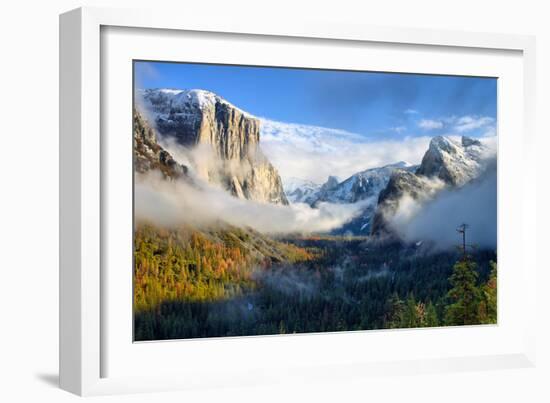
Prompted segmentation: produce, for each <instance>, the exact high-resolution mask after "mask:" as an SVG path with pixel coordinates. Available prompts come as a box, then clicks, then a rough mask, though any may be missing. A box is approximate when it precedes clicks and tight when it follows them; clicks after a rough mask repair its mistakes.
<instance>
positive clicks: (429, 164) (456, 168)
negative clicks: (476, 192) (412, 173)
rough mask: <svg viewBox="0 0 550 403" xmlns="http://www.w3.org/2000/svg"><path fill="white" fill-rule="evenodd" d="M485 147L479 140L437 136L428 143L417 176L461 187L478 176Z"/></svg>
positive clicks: (485, 150) (485, 152) (485, 151)
mask: <svg viewBox="0 0 550 403" xmlns="http://www.w3.org/2000/svg"><path fill="white" fill-rule="evenodd" d="M486 154H487V147H486V146H484V145H483V144H482V143H481V142H480V141H479V140H476V139H472V138H469V137H462V138H461V139H460V141H459V140H455V139H453V138H449V137H444V136H437V137H434V138H433V139H432V140H431V141H430V146H429V148H428V151H427V152H426V154H425V155H424V158H423V159H422V163H421V164H420V167H419V168H418V170H417V172H416V173H417V174H419V175H423V176H427V177H437V178H439V179H441V180H443V181H444V182H446V183H448V184H450V185H453V186H455V185H459V186H461V185H463V184H465V183H466V182H468V181H470V180H471V179H473V178H475V177H476V176H478V175H479V173H480V172H481V170H482V168H483V165H484V164H483V159H484V158H485V156H486Z"/></svg>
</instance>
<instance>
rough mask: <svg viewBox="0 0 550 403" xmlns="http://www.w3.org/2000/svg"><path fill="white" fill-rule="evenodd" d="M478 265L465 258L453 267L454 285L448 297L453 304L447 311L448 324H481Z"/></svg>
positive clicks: (452, 280)
mask: <svg viewBox="0 0 550 403" xmlns="http://www.w3.org/2000/svg"><path fill="white" fill-rule="evenodd" d="M476 267H477V265H476V264H475V262H473V261H471V260H469V259H468V258H466V257H465V258H464V259H462V260H460V261H458V262H457V263H456V264H455V265H454V268H453V274H452V275H451V277H450V278H449V282H450V283H451V285H452V288H451V290H450V291H449V292H448V294H447V297H448V298H449V299H450V300H451V304H450V305H448V306H447V308H446V312H445V324H446V325H450V326H453V325H473V324H479V323H480V320H479V302H480V292H479V288H478V287H477V284H476V282H477V277H478V274H477V271H476Z"/></svg>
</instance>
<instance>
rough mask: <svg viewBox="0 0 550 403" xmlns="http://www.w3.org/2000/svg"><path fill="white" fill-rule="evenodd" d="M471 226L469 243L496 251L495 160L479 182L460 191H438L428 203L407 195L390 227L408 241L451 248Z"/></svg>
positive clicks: (471, 183) (476, 181)
mask: <svg viewBox="0 0 550 403" xmlns="http://www.w3.org/2000/svg"><path fill="white" fill-rule="evenodd" d="M462 223H466V224H468V225H469V227H468V232H467V242H468V243H469V244H474V245H476V246H478V247H480V248H496V241H497V232H496V231H497V173H496V163H495V161H492V163H491V165H490V166H489V168H488V169H487V171H486V172H485V173H484V174H483V175H482V176H481V177H480V178H478V179H477V180H475V181H472V182H470V183H469V184H467V185H465V186H463V187H462V188H459V189H447V190H443V191H441V192H439V193H438V194H437V195H436V197H435V198H433V199H432V200H430V201H427V202H424V203H422V202H419V201H416V200H414V199H412V198H410V197H407V196H405V197H404V198H402V199H401V200H400V202H399V207H398V210H397V213H396V215H395V217H394V219H392V220H391V222H390V225H391V226H392V228H393V229H394V230H396V231H397V233H398V234H400V236H401V237H402V238H403V239H405V240H406V241H409V242H414V241H430V242H431V243H433V244H434V245H436V247H437V248H441V249H448V248H451V247H453V246H454V245H457V244H458V243H459V241H460V239H459V237H458V236H457V232H456V228H457V227H458V226H459V225H461V224H462Z"/></svg>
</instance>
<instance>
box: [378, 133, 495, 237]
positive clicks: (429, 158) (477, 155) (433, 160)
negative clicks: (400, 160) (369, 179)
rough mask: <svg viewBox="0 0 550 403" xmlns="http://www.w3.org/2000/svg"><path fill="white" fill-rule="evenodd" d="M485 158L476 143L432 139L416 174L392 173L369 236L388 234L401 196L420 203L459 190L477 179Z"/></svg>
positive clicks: (485, 150) (465, 139) (466, 139)
mask: <svg viewBox="0 0 550 403" xmlns="http://www.w3.org/2000/svg"><path fill="white" fill-rule="evenodd" d="M488 155H489V149H488V148H487V147H486V146H485V145H483V144H482V143H481V142H480V141H478V140H475V139H472V138H469V137H462V138H461V140H460V141H457V140H454V139H451V138H448V137H443V136H438V137H434V138H433V139H432V140H431V141H430V145H429V148H428V150H427V151H426V153H425V154H424V157H423V158H422V163H421V164H420V166H419V167H418V168H417V169H416V171H415V172H410V171H406V170H401V169H398V170H395V171H394V172H393V173H392V175H391V177H390V180H389V181H388V184H387V186H386V187H385V189H384V190H382V191H381V192H380V194H379V196H378V204H377V207H376V213H375V215H374V218H373V223H372V229H371V233H372V234H373V235H382V234H386V235H391V233H392V231H391V229H390V228H388V225H387V222H388V220H389V219H391V218H392V217H393V216H394V215H395V213H396V211H397V209H398V207H399V203H400V202H401V200H402V198H403V196H405V195H407V196H409V197H411V198H412V199H414V200H417V201H421V202H422V201H425V200H429V199H431V198H433V197H434V196H435V195H436V194H437V192H439V191H440V190H442V189H444V188H456V187H461V186H464V185H465V184H466V183H468V182H470V181H472V180H473V179H475V178H477V177H479V176H480V175H481V174H482V173H483V171H484V169H485V166H486V161H487V156H488Z"/></svg>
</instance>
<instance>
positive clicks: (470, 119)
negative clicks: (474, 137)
mask: <svg viewBox="0 0 550 403" xmlns="http://www.w3.org/2000/svg"><path fill="white" fill-rule="evenodd" d="M418 127H420V128H421V129H424V130H436V129H443V128H446V129H447V130H448V131H450V132H454V133H458V134H465V133H468V132H472V131H475V130H478V129H484V130H485V132H484V133H482V135H484V136H494V135H495V134H496V127H495V119H494V118H492V117H490V116H477V115H465V116H445V117H442V118H438V119H422V120H420V121H419V122H418Z"/></svg>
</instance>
